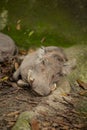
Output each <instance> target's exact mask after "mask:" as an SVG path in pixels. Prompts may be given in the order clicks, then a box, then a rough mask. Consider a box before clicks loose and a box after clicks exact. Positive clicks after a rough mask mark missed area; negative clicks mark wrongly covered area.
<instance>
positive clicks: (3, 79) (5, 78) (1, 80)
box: [0, 76, 8, 82]
mask: <svg viewBox="0 0 87 130" xmlns="http://www.w3.org/2000/svg"><path fill="white" fill-rule="evenodd" d="M6 80H8V76H5V77H3V78H2V79H0V82H3V81H6Z"/></svg>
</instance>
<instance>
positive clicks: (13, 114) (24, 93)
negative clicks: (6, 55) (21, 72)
mask: <svg viewBox="0 0 87 130" xmlns="http://www.w3.org/2000/svg"><path fill="white" fill-rule="evenodd" d="M16 67H17V66H16ZM14 68H15V61H14V60H12V61H10V62H8V61H6V62H5V63H3V64H1V65H0V130H11V128H12V126H13V125H14V124H15V122H16V120H17V118H18V116H19V114H20V113H22V112H24V111H30V110H32V109H33V108H35V107H37V106H38V104H39V103H41V102H43V101H44V97H38V96H36V95H34V94H33V93H32V91H30V89H29V88H19V87H18V86H17V85H16V83H15V82H13V80H12V73H13V71H14ZM68 96H71V97H72V102H68V101H64V102H60V103H61V104H63V105H65V107H66V109H65V110H61V111H58V110H56V108H55V109H53V111H54V110H55V114H53V115H47V114H45V113H42V115H41V116H40V117H37V121H35V122H33V123H31V126H32V130H35V128H36V126H37V130H86V128H87V127H86V126H87V113H85V112H84V113H80V112H78V111H76V106H77V104H78V101H79V100H80V99H81V100H82V99H84V100H85V101H87V97H86V96H85V95H83V96H82V95H80V94H79V93H78V94H77V93H75V94H74V95H73V94H71V95H68ZM55 102H56V101H55ZM45 105H47V104H45ZM59 117H60V119H59ZM37 122H38V123H37ZM38 124H39V126H40V127H38Z"/></svg>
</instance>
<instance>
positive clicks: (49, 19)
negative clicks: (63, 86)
mask: <svg viewBox="0 0 87 130" xmlns="http://www.w3.org/2000/svg"><path fill="white" fill-rule="evenodd" d="M74 4H75V3H74ZM71 6H73V3H72V2H71ZM71 6H69V3H68V1H67V2H66V3H65V4H63V2H62V1H59V3H58V2H57V1H56V0H54V1H52V0H51V1H50V2H49V0H45V1H41V0H39V1H37V0H19V1H15V0H11V1H10V0H3V1H1V2H0V12H2V10H7V11H8V23H7V26H6V28H4V30H2V32H4V33H6V34H8V35H10V36H11V37H12V38H13V39H14V40H15V42H16V44H17V45H18V46H19V47H21V48H26V49H27V48H29V47H39V46H47V45H56V46H63V47H68V46H71V45H73V44H81V43H85V44H86V43H87V34H86V29H87V27H86V25H85V24H84V23H85V20H84V19H83V18H82V17H81V19H76V18H77V16H78V17H79V15H80V14H81V16H83V15H82V14H83V13H84V10H85V9H84V8H81V9H80V6H81V5H79V1H78V3H77V4H76V7H75V6H74V12H75V11H76V12H75V16H74V15H73V8H72V9H71ZM66 7H67V8H66ZM77 9H79V11H78V10H77ZM78 20H79V21H80V22H79V21H78ZM81 21H83V22H82V23H81ZM18 24H19V26H20V28H19V29H18V28H17V25H18ZM8 28H9V29H8Z"/></svg>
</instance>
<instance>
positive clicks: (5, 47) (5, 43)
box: [0, 33, 18, 63]
mask: <svg viewBox="0 0 87 130" xmlns="http://www.w3.org/2000/svg"><path fill="white" fill-rule="evenodd" d="M17 51H18V50H17V47H16V45H15V43H14V41H13V40H12V39H11V38H10V37H9V36H7V35H5V34H3V33H0V63H1V62H4V61H5V60H6V59H7V58H10V57H12V56H13V55H15V54H16V53H17Z"/></svg>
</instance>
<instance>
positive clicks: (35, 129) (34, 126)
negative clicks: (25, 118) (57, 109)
mask: <svg viewBox="0 0 87 130" xmlns="http://www.w3.org/2000/svg"><path fill="white" fill-rule="evenodd" d="M31 129H32V130H39V123H38V121H37V120H36V119H32V120H31Z"/></svg>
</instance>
